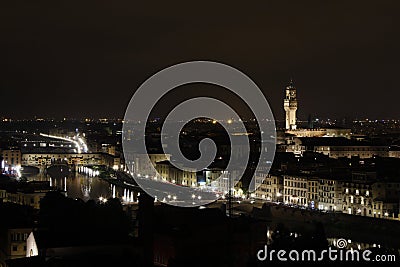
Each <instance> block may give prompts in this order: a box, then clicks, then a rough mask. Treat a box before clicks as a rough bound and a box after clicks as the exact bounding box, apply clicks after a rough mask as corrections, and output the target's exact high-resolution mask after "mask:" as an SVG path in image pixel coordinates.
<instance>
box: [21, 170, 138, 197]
mask: <svg viewBox="0 0 400 267" xmlns="http://www.w3.org/2000/svg"><path fill="white" fill-rule="evenodd" d="M58 168H59V169H58V170H56V171H54V169H53V171H48V172H47V174H36V175H32V176H30V177H28V180H29V181H48V182H49V183H50V185H51V186H54V187H57V188H58V189H60V190H63V191H65V192H66V196H67V197H70V198H80V199H82V200H84V201H87V200H90V199H93V200H98V199H99V198H101V197H102V198H111V197H117V198H120V199H121V200H122V201H124V202H134V200H135V198H136V197H135V198H134V197H133V192H129V193H128V190H127V189H124V188H122V187H118V186H115V185H112V184H110V183H109V182H107V181H105V180H103V179H101V178H99V177H88V176H87V175H85V174H80V173H78V172H69V170H68V169H67V170H66V169H65V168H66V167H65V166H64V169H62V167H58ZM135 196H136V194H135Z"/></svg>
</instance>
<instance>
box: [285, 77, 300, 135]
mask: <svg viewBox="0 0 400 267" xmlns="http://www.w3.org/2000/svg"><path fill="white" fill-rule="evenodd" d="M283 108H284V109H285V115H286V117H285V127H286V130H296V111H297V97H296V87H294V85H293V80H290V84H289V85H288V86H286V93H285V99H284V100H283Z"/></svg>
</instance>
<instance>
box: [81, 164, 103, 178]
mask: <svg viewBox="0 0 400 267" xmlns="http://www.w3.org/2000/svg"><path fill="white" fill-rule="evenodd" d="M78 172H79V173H84V174H86V175H87V176H89V177H95V176H99V174H100V171H96V170H93V169H91V168H88V167H83V166H82V167H79V168H78Z"/></svg>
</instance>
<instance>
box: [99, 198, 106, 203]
mask: <svg viewBox="0 0 400 267" xmlns="http://www.w3.org/2000/svg"><path fill="white" fill-rule="evenodd" d="M99 201H100V203H106V202H107V198H105V197H99Z"/></svg>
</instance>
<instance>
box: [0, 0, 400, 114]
mask: <svg viewBox="0 0 400 267" xmlns="http://www.w3.org/2000/svg"><path fill="white" fill-rule="evenodd" d="M62 2H64V3H62ZM159 2H161V3H159ZM159 2H156V1H99V0H96V1H31V0H28V1H1V3H0V98H1V112H0V117H1V116H5V117H13V118H30V117H33V116H34V115H36V116H43V117H64V116H66V117H91V116H92V117H122V116H123V114H124V111H125V107H126V105H127V104H128V101H129V99H130V98H131V96H132V94H133V93H134V90H135V89H136V88H137V87H138V86H139V85H140V84H141V83H142V82H143V81H144V80H145V79H147V78H148V77H149V76H151V75H152V74H154V73H155V72H157V71H158V70H161V69H162V68H164V67H167V66H170V65H172V64H176V63H179V62H184V61H190V60H213V61H219V62H222V63H226V64H229V65H231V66H234V67H236V68H238V69H240V70H242V71H244V72H245V73H247V74H248V75H249V76H250V77H251V78H252V79H253V80H254V81H255V82H256V83H257V84H258V85H259V86H260V87H261V88H262V89H263V91H264V93H265V95H266V97H267V98H268V100H269V102H270V104H271V106H272V110H273V112H274V114H275V116H276V117H277V118H281V117H282V116H283V111H282V98H283V93H284V91H283V88H284V86H285V85H286V84H287V83H288V81H289V79H290V77H293V79H294V80H295V83H296V86H297V88H298V97H299V101H300V102H299V104H300V108H299V113H298V116H299V117H300V118H301V119H306V118H307V116H308V114H309V113H312V114H315V115H317V116H320V117H327V116H330V117H341V116H349V117H359V118H360V117H373V118H400V108H399V99H400V87H399V84H400V83H399V71H400V68H399V67H400V65H399V64H400V63H399V62H400V52H399V50H400V15H399V10H400V4H399V1H366V0H364V1H281V0H280V1H257V2H256V1H210V2H207V1H183V2H173V1H159ZM253 2H254V3H253Z"/></svg>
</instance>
